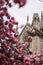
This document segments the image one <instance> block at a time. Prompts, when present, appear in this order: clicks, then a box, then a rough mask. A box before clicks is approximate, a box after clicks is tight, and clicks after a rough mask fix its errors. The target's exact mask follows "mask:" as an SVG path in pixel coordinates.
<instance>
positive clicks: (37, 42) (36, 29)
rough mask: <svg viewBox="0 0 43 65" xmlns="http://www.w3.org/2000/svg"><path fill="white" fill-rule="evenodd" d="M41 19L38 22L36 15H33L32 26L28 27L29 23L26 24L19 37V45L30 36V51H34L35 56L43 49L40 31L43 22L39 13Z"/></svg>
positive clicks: (42, 17)
mask: <svg viewBox="0 0 43 65" xmlns="http://www.w3.org/2000/svg"><path fill="white" fill-rule="evenodd" d="M41 19H42V20H41V21H40V18H39V15H38V13H34V15H33V20H32V25H30V24H29V23H26V25H25V27H24V29H23V30H22V32H21V33H20V35H19V43H20V44H22V43H24V42H25V41H27V40H26V39H27V37H28V36H32V42H31V43H30V50H32V52H34V51H36V53H37V54H39V53H40V51H41V49H42V48H43V36H42V32H41V30H40V29H41V24H42V22H43V16H42V13H41ZM42 26H43V25H42ZM28 43H29V42H28Z"/></svg>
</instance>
